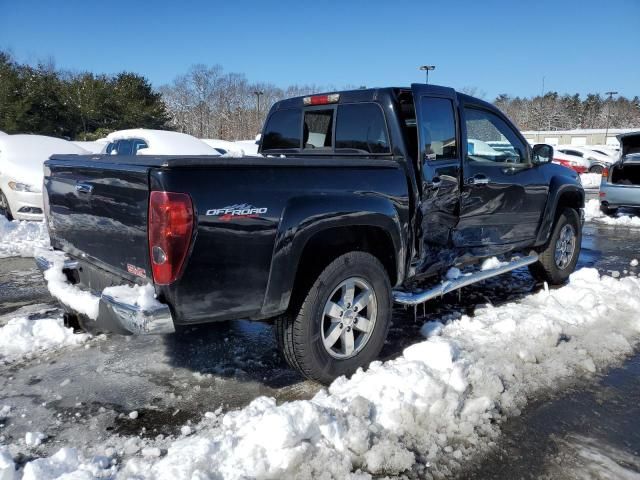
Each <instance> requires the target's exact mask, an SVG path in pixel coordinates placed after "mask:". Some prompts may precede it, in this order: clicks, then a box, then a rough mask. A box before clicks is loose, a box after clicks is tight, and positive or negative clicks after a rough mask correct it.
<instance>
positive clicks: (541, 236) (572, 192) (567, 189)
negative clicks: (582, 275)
mask: <svg viewBox="0 0 640 480" xmlns="http://www.w3.org/2000/svg"><path fill="white" fill-rule="evenodd" d="M584 199H585V195H584V189H583V188H582V185H580V184H579V183H578V182H577V181H575V180H573V179H572V178H568V177H557V176H556V177H553V178H552V180H551V182H550V185H549V196H548V199H547V205H546V207H545V210H544V213H543V215H542V219H541V223H540V228H539V229H538V236H537V239H536V246H541V245H545V244H546V243H547V241H548V240H549V237H550V235H551V231H552V229H553V225H554V224H555V221H556V218H557V217H558V214H559V212H561V211H562V209H564V208H573V209H575V210H578V211H579V210H580V209H582V208H584Z"/></svg>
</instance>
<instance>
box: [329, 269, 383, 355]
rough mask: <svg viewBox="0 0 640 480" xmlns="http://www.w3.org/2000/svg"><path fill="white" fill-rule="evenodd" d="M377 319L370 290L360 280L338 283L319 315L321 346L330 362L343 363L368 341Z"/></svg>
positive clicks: (348, 279)
mask: <svg viewBox="0 0 640 480" xmlns="http://www.w3.org/2000/svg"><path fill="white" fill-rule="evenodd" d="M377 317H378V301H377V298H376V294H375V292H374V290H373V287H372V286H371V284H370V283H369V282H367V281H366V280H365V279H363V278H360V277H350V278H347V279H346V280H344V281H343V282H341V283H340V284H339V285H338V286H337V287H336V288H335V289H334V290H333V292H332V293H331V295H329V298H328V299H327V302H326V303H325V306H324V311H323V313H322V325H321V334H322V344H323V346H324V348H325V350H326V351H327V353H328V354H329V355H331V356H332V357H333V358H337V359H341V360H346V359H348V358H352V357H354V356H356V355H357V354H358V353H360V352H361V351H362V349H363V348H364V347H365V346H366V344H367V343H368V342H369V340H370V339H371V336H372V334H373V330H374V328H375V323H376V320H377Z"/></svg>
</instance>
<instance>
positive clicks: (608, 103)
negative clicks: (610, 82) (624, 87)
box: [604, 92, 618, 145]
mask: <svg viewBox="0 0 640 480" xmlns="http://www.w3.org/2000/svg"><path fill="white" fill-rule="evenodd" d="M617 94H618V92H605V95H609V101H608V102H607V128H606V129H605V131H604V144H605V145H606V144H607V135H609V116H610V115H611V100H612V99H613V96H614V95H617Z"/></svg>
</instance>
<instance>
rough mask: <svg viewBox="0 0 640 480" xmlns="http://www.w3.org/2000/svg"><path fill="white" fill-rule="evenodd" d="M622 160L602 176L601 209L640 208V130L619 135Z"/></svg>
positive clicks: (614, 210) (609, 212) (612, 210)
mask: <svg viewBox="0 0 640 480" xmlns="http://www.w3.org/2000/svg"><path fill="white" fill-rule="evenodd" d="M618 140H619V141H620V147H621V149H620V160H618V161H617V162H616V163H614V164H613V165H612V166H611V168H610V169H609V175H607V176H604V175H603V176H602V183H601V185H600V209H601V210H602V211H603V212H604V213H606V214H614V213H615V212H616V211H617V210H618V208H620V207H632V208H640V132H633V133H626V134H623V135H618Z"/></svg>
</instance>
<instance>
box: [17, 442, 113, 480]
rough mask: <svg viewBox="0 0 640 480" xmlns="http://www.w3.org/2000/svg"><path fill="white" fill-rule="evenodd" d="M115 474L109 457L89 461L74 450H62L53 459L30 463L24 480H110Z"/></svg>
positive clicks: (42, 459) (25, 469) (24, 474)
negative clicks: (106, 479)
mask: <svg viewBox="0 0 640 480" xmlns="http://www.w3.org/2000/svg"><path fill="white" fill-rule="evenodd" d="M114 472H115V467H111V459H109V458H107V457H99V456H98V457H93V458H92V459H90V460H87V459H84V458H83V457H81V456H80V455H78V452H77V451H76V450H75V449H74V448H61V449H60V450H58V452H57V453H56V454H54V455H52V456H51V457H48V458H40V459H38V460H34V461H32V462H29V463H28V464H27V465H26V466H25V467H24V472H23V476H22V480H55V479H69V480H71V479H77V480H87V479H90V478H110V476H111V474H112V473H114ZM9 478H10V477H9Z"/></svg>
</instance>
